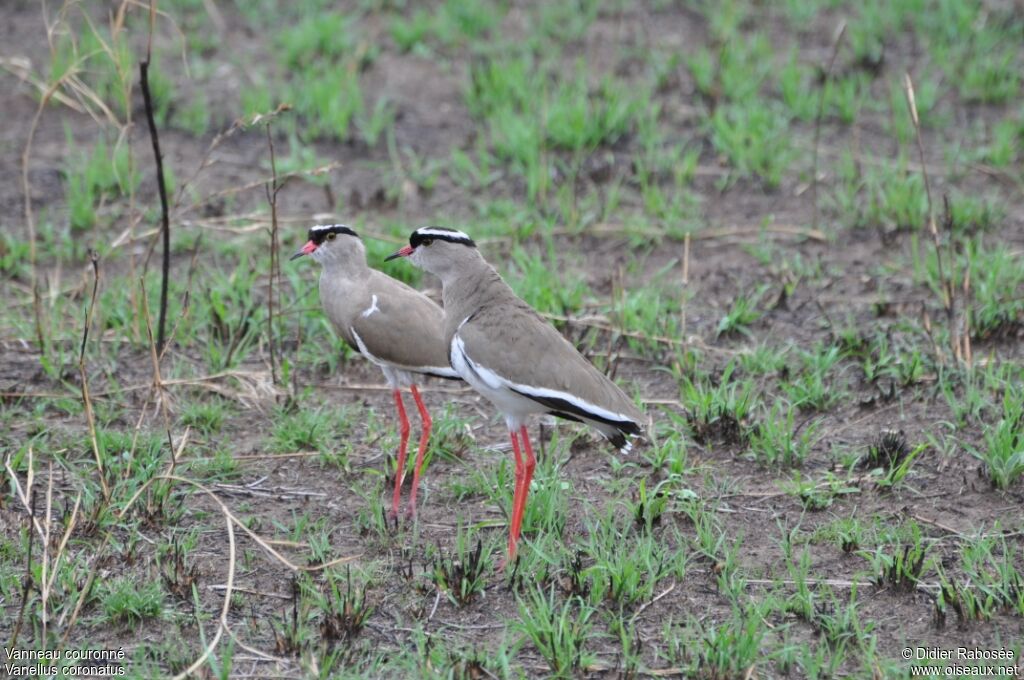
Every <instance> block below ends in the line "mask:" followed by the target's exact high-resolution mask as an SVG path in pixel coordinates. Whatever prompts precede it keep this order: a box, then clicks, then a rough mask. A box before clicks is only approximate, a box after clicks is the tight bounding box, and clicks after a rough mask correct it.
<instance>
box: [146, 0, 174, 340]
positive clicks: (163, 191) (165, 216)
mask: <svg viewBox="0 0 1024 680" xmlns="http://www.w3.org/2000/svg"><path fill="white" fill-rule="evenodd" d="M149 16H150V19H149V43H148V45H147V48H146V58H145V59H143V60H142V61H141V62H139V81H140V82H139V84H140V85H141V87H142V101H143V103H144V104H145V108H146V122H147V123H148V125H149V138H150V140H151V141H152V143H153V158H154V160H155V161H156V183H157V190H158V191H159V193H160V223H161V230H162V232H163V264H162V266H161V271H160V274H161V278H160V320H159V321H158V322H157V342H156V346H157V350H159V351H162V350H163V348H164V329H165V326H166V321H167V281H168V278H169V277H170V270H171V216H170V209H169V208H168V204H167V179H166V177H165V176H164V159H163V156H162V155H161V153H160V137H159V135H158V134H157V130H156V119H155V118H154V117H153V95H152V94H151V93H150V91H149V64H150V57H151V56H152V49H153V24H154V22H155V21H156V0H151V1H150V3H149Z"/></svg>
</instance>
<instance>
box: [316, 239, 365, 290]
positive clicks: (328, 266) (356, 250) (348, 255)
mask: <svg viewBox="0 0 1024 680" xmlns="http://www.w3.org/2000/svg"><path fill="white" fill-rule="evenodd" d="M313 259H315V260H316V261H317V262H319V263H320V264H321V265H322V266H323V268H324V269H323V274H322V275H321V276H322V277H331V278H334V277H339V278H344V279H352V280H358V279H364V278H366V277H367V276H368V275H369V273H370V268H369V266H367V264H366V247H365V246H364V245H363V242H362V241H360V240H359V239H358V238H356V237H354V236H344V235H342V236H339V237H338V238H337V239H335V240H333V241H327V242H325V243H324V244H323V245H322V246H320V247H319V248H317V249H316V251H314V253H313Z"/></svg>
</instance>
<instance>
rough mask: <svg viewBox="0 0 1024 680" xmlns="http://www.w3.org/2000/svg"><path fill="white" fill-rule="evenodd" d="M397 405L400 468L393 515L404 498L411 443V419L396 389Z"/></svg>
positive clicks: (396, 474)
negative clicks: (403, 487)
mask: <svg viewBox="0 0 1024 680" xmlns="http://www.w3.org/2000/svg"><path fill="white" fill-rule="evenodd" d="M394 395H395V406H396V407H397V408H398V436H399V441H398V468H397V469H396V470H395V495H394V497H393V498H392V499H391V516H392V517H396V516H397V515H398V505H399V503H400V502H401V500H402V478H403V477H405V452H406V448H407V447H408V445H409V419H408V418H406V417H405V404H403V403H402V393H401V391H399V390H397V389H396V390H395V391H394Z"/></svg>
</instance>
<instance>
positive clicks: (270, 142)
mask: <svg viewBox="0 0 1024 680" xmlns="http://www.w3.org/2000/svg"><path fill="white" fill-rule="evenodd" d="M272 120H273V119H271V120H268V121H267V124H266V126H265V128H266V132H267V146H268V147H269V149H270V177H271V179H270V182H269V183H268V184H266V185H264V189H265V190H266V193H267V203H268V204H269V205H270V276H269V277H268V280H267V342H268V343H269V344H270V375H271V379H272V380H273V381H274V384H275V385H276V384H277V382H278V381H277V351H276V349H275V346H276V345H277V336H276V334H275V333H274V275H275V274H276V275H277V276H278V277H280V276H281V270H280V264H279V261H278V260H279V258H278V248H279V244H278V241H277V233H278V231H277V192H279V191H280V190H281V185H280V184H278V182H277V159H276V158H275V156H274V136H273V135H272V134H270V125H271V122H272Z"/></svg>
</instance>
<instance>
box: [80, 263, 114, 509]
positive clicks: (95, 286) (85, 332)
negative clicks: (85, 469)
mask: <svg viewBox="0 0 1024 680" xmlns="http://www.w3.org/2000/svg"><path fill="white" fill-rule="evenodd" d="M89 260H90V261H91V263H92V272H93V282H92V295H91V296H90V298H89V308H88V310H87V311H86V313H85V328H84V329H82V347H81V349H80V351H79V353H78V374H79V377H80V378H81V381H82V405H83V407H84V408H85V419H86V423H87V424H88V426H89V441H90V443H91V444H92V452H93V456H94V457H95V459H96V472H97V474H98V475H99V478H100V486H101V487H102V489H103V500H104V502H109V501H110V487H109V486H108V485H107V474H106V470H104V469H103V456H102V454H101V453H100V444H99V440H98V438H97V436H96V417H95V414H94V413H93V410H92V400H91V399H90V398H89V376H88V374H87V373H86V370H85V348H86V345H87V344H88V341H89V329H90V328H91V327H92V319H93V315H94V314H95V312H96V293H97V291H98V290H99V283H100V268H99V256H98V255H97V254H96V251H90V253H89Z"/></svg>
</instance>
